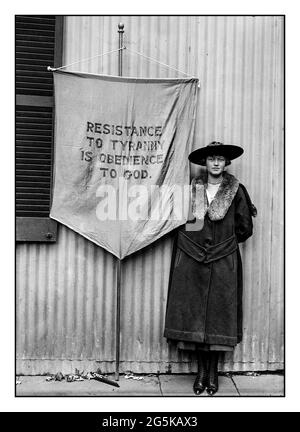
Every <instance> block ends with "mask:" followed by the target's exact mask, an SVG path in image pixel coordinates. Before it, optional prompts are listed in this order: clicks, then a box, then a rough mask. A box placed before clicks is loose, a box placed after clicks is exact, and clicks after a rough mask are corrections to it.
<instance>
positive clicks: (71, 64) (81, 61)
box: [47, 46, 200, 87]
mask: <svg viewBox="0 0 300 432" xmlns="http://www.w3.org/2000/svg"><path fill="white" fill-rule="evenodd" d="M125 49H126V50H127V51H129V52H131V53H134V54H137V55H139V56H141V57H144V58H145V59H147V60H150V61H153V62H155V63H158V64H160V65H162V66H165V67H167V68H169V69H172V70H174V71H176V72H179V73H182V74H183V75H186V76H188V77H191V78H195V77H194V76H193V75H191V74H188V73H186V72H183V71H181V70H179V69H177V68H175V67H173V66H170V65H168V64H166V63H163V62H161V61H159V60H156V59H154V58H152V57H149V56H146V55H145V54H142V53H140V52H138V51H135V50H132V49H130V48H127V47H125V46H123V47H121V48H118V49H115V50H112V51H108V52H105V53H102V54H97V55H95V56H92V57H88V58H85V59H81V60H78V61H76V62H73V63H69V64H67V65H64V66H60V67H58V68H52V67H51V66H48V67H47V70H48V71H52V72H54V71H56V70H60V69H65V68H67V67H69V66H73V65H75V64H78V63H83V62H85V61H88V60H92V59H94V58H97V57H102V56H105V55H108V54H112V53H114V52H118V51H121V50H125ZM198 87H200V83H199V84H198Z"/></svg>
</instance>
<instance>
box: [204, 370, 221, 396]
mask: <svg viewBox="0 0 300 432" xmlns="http://www.w3.org/2000/svg"><path fill="white" fill-rule="evenodd" d="M218 390H219V383H218V374H217V375H216V377H213V379H212V380H211V379H209V381H208V384H207V389H206V391H207V393H208V394H209V396H213V395H214V394H215V393H217V391H218Z"/></svg>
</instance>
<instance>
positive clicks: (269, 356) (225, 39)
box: [15, 13, 286, 426]
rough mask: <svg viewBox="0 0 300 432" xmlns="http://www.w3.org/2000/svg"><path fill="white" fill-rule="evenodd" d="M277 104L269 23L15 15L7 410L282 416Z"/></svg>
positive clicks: (280, 105)
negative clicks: (67, 401) (181, 405)
mask: <svg viewBox="0 0 300 432" xmlns="http://www.w3.org/2000/svg"><path fill="white" fill-rule="evenodd" d="M284 86H285V16H284V15H280V14H278V15H271V14H270V15H261V14H253V15H250V14H249V15H238V14H232V15H221V14H220V15H214V14H212V15H183V14H182V15H172V14H171V13H170V15H159V14H157V15H113V14H112V15H100V14H99V15H92V14H91V15H84V14H82V15H75V14H74V15H72V14H70V15H67V14H66V15H61V14H57V15H55V14H53V15H51V14H50V15H46V14H16V15H15V240H16V244H15V397H16V398H17V399H25V398H28V397H35V398H43V397H55V398H62V397H70V396H72V397H88V398H92V397H98V398H104V397H109V398H115V399H116V400H117V398H120V397H132V398H145V397H151V398H163V399H167V398H173V399H174V398H176V397H181V398H182V397H183V398H184V402H185V403H188V401H189V400H190V401H195V400H197V402H198V405H199V407H200V406H201V401H203V400H205V399H210V400H211V399H218V398H234V399H235V400H239V399H242V398H247V399H248V400H250V398H253V397H260V398H264V400H265V398H284V397H285V396H286V393H285V390H286V389H285V286H284V277H285V268H284V241H285V239H284V229H285V227H284V222H285V208H284V174H285V166H284V159H285V124H284V107H285V93H284ZM151 400H152V399H151ZM174 400H175V399H174ZM99 403H101V399H99ZM233 403H235V401H233ZM134 404H135V399H132V405H133V406H134ZM212 404H213V403H212ZM131 409H133V408H131ZM110 426H114V425H113V424H111V425H110Z"/></svg>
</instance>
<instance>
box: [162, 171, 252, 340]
mask: <svg viewBox="0 0 300 432" xmlns="http://www.w3.org/2000/svg"><path fill="white" fill-rule="evenodd" d="M228 179H229V180H228ZM232 179H234V180H235V181H236V182H237V183H236V189H235V190H234V192H233V193H232V195H234V196H231V197H230V188H232V184H233V183H232ZM224 182H225V187H224V185H223V183H224ZM243 188H244V187H241V185H239V184H238V181H237V180H236V179H235V178H234V177H233V176H230V175H229V174H226V176H225V179H224V180H223V182H222V185H221V186H220V188H219V190H218V192H217V194H216V196H215V198H214V200H213V201H212V203H214V205H213V206H214V208H215V209H217V210H218V211H219V210H220V208H221V213H222V212H223V213H225V215H224V217H223V218H222V219H219V220H212V219H215V214H214V212H213V211H209V210H210V208H209V207H210V206H209V207H208V211H207V212H206V214H205V218H204V226H203V228H202V229H201V230H200V231H186V226H185V225H183V226H182V227H180V228H179V230H178V231H177V235H176V239H175V241H174V248H173V257H172V264H171V273H170V281H169V292H168V302H167V310H166V319H165V331H164V336H165V337H166V338H168V339H174V340H176V341H187V342H196V343H206V344H218V345H229V346H234V345H236V344H237V343H238V342H240V341H241V339H242V292H243V280H242V262H241V256H240V252H239V248H238V243H239V242H243V241H245V240H246V239H247V238H248V237H250V236H251V235H252V216H251V212H250V210H251V209H250V207H249V202H248V200H247V198H249V196H248V194H247V192H246V191H245V193H244V189H243ZM228 190H229V195H228ZM231 192H232V190H231ZM245 194H246V195H245ZM228 196H229V198H230V199H229V200H228ZM222 200H223V201H222ZM212 203H211V206H212ZM207 205H208V204H207ZM226 205H227V207H228V208H226Z"/></svg>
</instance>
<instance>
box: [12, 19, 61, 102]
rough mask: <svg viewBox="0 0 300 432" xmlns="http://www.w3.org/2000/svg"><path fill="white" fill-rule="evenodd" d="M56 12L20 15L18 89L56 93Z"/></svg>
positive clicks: (17, 42)
mask: <svg viewBox="0 0 300 432" xmlns="http://www.w3.org/2000/svg"><path fill="white" fill-rule="evenodd" d="M54 48H55V16H49V15H43V16H39V15H34V16H29V15H26V16H17V17H16V92H17V93H18V94H24V95H36V96H38V95H39V96H52V93H53V92H52V88H53V82H52V81H53V79H52V73H50V72H48V71H47V66H49V65H50V66H52V65H53V64H54Z"/></svg>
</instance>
